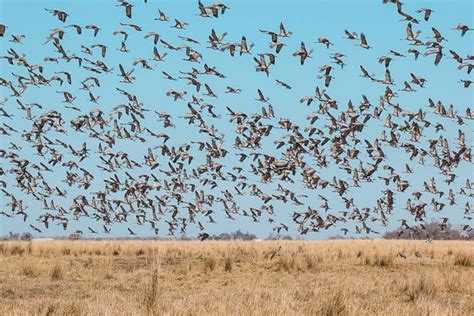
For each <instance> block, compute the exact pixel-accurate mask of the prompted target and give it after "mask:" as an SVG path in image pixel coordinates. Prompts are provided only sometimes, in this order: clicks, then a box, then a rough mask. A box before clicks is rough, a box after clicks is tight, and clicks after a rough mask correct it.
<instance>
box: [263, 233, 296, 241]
mask: <svg viewBox="0 0 474 316" xmlns="http://www.w3.org/2000/svg"><path fill="white" fill-rule="evenodd" d="M266 240H293V237H291V236H290V235H280V234H274V233H271V234H270V235H268V237H267V238H266Z"/></svg>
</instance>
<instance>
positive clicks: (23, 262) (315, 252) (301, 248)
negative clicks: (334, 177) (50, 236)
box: [0, 240, 474, 315]
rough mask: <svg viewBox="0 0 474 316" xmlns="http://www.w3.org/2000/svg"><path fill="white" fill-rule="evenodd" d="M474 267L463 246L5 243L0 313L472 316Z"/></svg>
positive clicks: (0, 251) (468, 245)
mask: <svg viewBox="0 0 474 316" xmlns="http://www.w3.org/2000/svg"><path fill="white" fill-rule="evenodd" d="M398 250H400V251H403V252H404V253H405V254H406V255H407V257H408V258H407V259H403V258H399V257H396V254H397V252H398ZM415 250H417V251H418V252H420V253H421V254H422V257H421V258H418V257H416V256H415V254H414V253H415ZM473 261H474V244H473V243H472V242H461V241H435V242H433V243H432V244H428V243H426V242H422V241H394V240H392V241H387V240H372V241H371V240H365V241H362V240H354V241H315V242H306V241H261V242H256V241H255V242H233V241H232V242H218V241H210V242H203V243H201V242H164V241H161V242H154V241H54V242H48V243H46V242H37V243H35V242H33V243H23V242H2V243H0V315H24V314H30V315H64V314H66V315H124V314H127V315H156V314H185V315H202V314H214V315H227V314H239V315H247V314H252V315H257V314H259V315H260V314H266V315H267V314H278V315H288V314H292V315H293V314H300V315H348V314H349V315H376V314H377V315H407V314H417V315H419V314H423V315H468V314H469V313H471V312H472V310H474V282H472V275H473V273H474V268H473Z"/></svg>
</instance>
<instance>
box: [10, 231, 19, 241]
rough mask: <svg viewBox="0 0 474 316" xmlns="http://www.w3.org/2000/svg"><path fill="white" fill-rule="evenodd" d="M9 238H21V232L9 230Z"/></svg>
mask: <svg viewBox="0 0 474 316" xmlns="http://www.w3.org/2000/svg"><path fill="white" fill-rule="evenodd" d="M8 239H9V240H20V234H19V233H13V232H9V233H8Z"/></svg>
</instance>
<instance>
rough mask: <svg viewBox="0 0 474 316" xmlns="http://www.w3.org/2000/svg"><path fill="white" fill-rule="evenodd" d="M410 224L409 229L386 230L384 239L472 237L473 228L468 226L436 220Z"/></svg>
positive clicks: (473, 233)
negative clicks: (461, 226)
mask: <svg viewBox="0 0 474 316" xmlns="http://www.w3.org/2000/svg"><path fill="white" fill-rule="evenodd" d="M423 226H424V227H422V226H421V225H416V226H411V227H410V228H409V229H396V230H392V231H389V232H386V233H385V234H384V236H383V238H385V239H417V240H418V239H433V240H459V239H468V240H472V239H474V230H473V229H472V228H468V229H466V230H463V229H462V228H454V227H453V226H452V225H450V224H448V225H443V224H442V223H440V222H438V221H434V222H431V223H428V224H423Z"/></svg>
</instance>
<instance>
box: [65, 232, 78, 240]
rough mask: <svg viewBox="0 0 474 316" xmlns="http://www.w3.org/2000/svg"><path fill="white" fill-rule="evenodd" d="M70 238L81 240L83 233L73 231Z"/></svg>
mask: <svg viewBox="0 0 474 316" xmlns="http://www.w3.org/2000/svg"><path fill="white" fill-rule="evenodd" d="M68 239H69V240H79V239H81V234H79V233H72V234H71V235H69V236H68Z"/></svg>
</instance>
